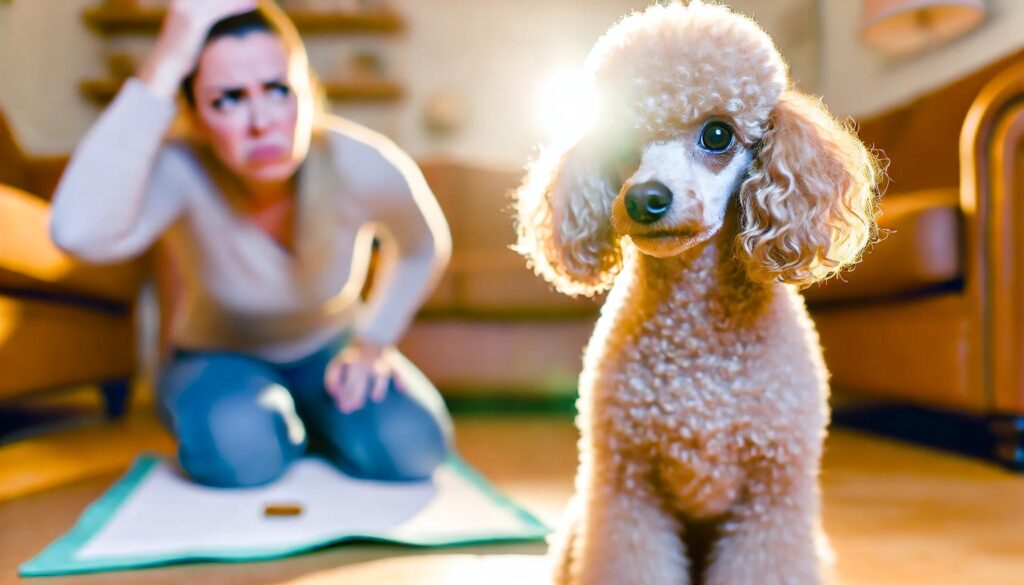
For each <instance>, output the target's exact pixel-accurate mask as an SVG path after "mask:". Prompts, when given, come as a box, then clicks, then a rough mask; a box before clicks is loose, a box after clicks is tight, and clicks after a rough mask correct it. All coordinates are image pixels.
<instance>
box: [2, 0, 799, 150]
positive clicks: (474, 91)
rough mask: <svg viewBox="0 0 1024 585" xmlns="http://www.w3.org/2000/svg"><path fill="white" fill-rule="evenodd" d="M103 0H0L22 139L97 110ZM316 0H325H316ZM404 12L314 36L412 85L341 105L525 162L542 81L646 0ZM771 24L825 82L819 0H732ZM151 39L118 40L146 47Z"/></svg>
mask: <svg viewBox="0 0 1024 585" xmlns="http://www.w3.org/2000/svg"><path fill="white" fill-rule="evenodd" d="M97 1H99V0H13V2H12V3H10V4H5V3H2V2H0V78H2V79H4V80H5V82H4V83H0V108H3V109H4V110H5V111H6V112H7V113H8V114H9V115H10V116H11V118H12V120H13V124H14V126H15V129H16V131H17V132H18V134H19V136H20V138H21V140H22V142H23V144H24V145H25V147H26V149H27V150H29V151H30V152H35V153H61V152H67V151H68V150H70V149H71V148H73V146H74V144H75V143H76V141H77V140H78V139H79V137H80V136H81V135H82V133H83V132H84V131H85V130H86V129H87V128H88V127H89V125H90V124H91V123H92V121H93V120H94V119H95V117H96V115H97V114H98V109H97V108H95V107H93V106H92V105H90V104H89V103H88V102H86V101H85V100H83V99H82V98H81V97H80V96H79V95H78V93H77V87H76V86H77V82H78V80H79V79H81V78H83V77H88V76H97V75H101V74H102V73H103V70H104V65H103V56H104V52H105V50H106V47H107V43H106V41H105V40H103V39H102V38H101V37H100V36H99V35H96V34H94V33H93V32H92V31H90V30H89V29H88V28H87V27H86V26H85V25H84V24H83V23H82V21H81V16H80V14H81V11H82V9H83V8H84V7H85V6H88V5H90V4H91V3H93V2H97ZM318 1H320V0H318ZM389 2H390V3H391V4H392V5H393V6H394V7H395V8H396V10H397V11H398V12H400V13H401V14H403V15H404V16H405V18H406V19H407V22H408V30H407V31H405V32H404V33H403V34H402V35H400V36H398V37H370V36H368V37H361V38H346V39H338V38H336V37H335V38H325V37H317V36H310V37H309V38H308V44H309V49H310V56H311V60H312V61H313V64H314V67H315V68H316V69H317V71H319V72H320V74H321V76H323V77H331V76H332V74H333V73H334V72H337V71H338V70H340V69H342V68H343V67H344V65H345V61H346V55H347V54H348V50H349V49H352V48H369V49H376V50H379V51H380V52H381V53H383V54H384V55H385V58H386V61H387V62H388V64H389V69H390V70H391V71H392V72H393V74H394V76H395V77H396V78H397V79H399V80H401V81H402V82H403V83H404V84H406V87H407V95H406V97H405V99H404V100H403V101H401V102H400V103H398V104H390V105H387V104H383V105H382V104H368V105H359V106H351V105H346V106H342V107H339V108H338V111H339V112H340V113H342V114H345V115H348V116H351V117H352V118H354V119H356V120H358V121H360V122H363V123H365V124H368V125H370V126H371V127H374V128H377V129H379V130H381V131H383V132H385V133H387V134H389V135H391V136H392V137H394V138H395V139H396V140H398V141H399V143H400V144H401V145H402V146H403V147H405V148H406V149H408V150H409V151H411V152H412V153H413V154H415V155H425V154H430V153H438V152H443V153H448V154H452V155H455V156H461V157H469V158H485V159H496V160H501V161H509V162H514V163H516V164H519V163H521V162H522V161H523V160H524V159H525V158H526V157H527V156H528V155H529V153H530V152H531V151H532V150H533V148H534V146H535V145H536V144H537V143H539V142H540V141H542V140H544V139H545V132H544V130H543V128H542V127H541V124H540V123H539V121H538V116H537V103H536V94H537V87H538V85H539V84H540V83H541V82H542V81H543V80H544V79H546V78H547V76H549V75H550V74H552V73H554V72H557V71H560V70H572V69H576V68H578V67H579V66H580V65H581V64H582V62H583V59H584V57H585V56H586V53H587V51H588V50H589V48H590V46H591V45H592V44H593V42H594V41H595V40H596V39H597V37H598V36H599V35H600V34H601V33H602V32H603V31H604V30H605V29H606V28H607V27H608V26H609V25H610V24H612V23H613V22H615V21H616V20H617V19H618V18H619V17H621V15H623V14H625V13H627V12H628V11H630V10H635V9H642V8H643V7H644V6H646V5H647V4H648V0H559V1H557V2H556V1H553V0H517V1H516V2H508V1H502V0H475V1H466V0H389ZM731 4H732V5H733V6H734V7H736V8H737V9H738V10H740V11H744V12H748V13H752V14H754V16H756V17H758V18H759V19H761V20H762V22H763V23H764V25H765V26H766V28H767V29H768V30H769V32H771V33H773V34H774V35H775V37H776V40H777V41H778V43H779V45H780V48H781V49H782V51H783V53H784V54H785V55H786V57H787V58H788V59H789V60H790V62H791V65H792V67H793V71H794V75H795V76H796V77H797V78H798V79H799V80H800V81H801V83H802V85H803V86H804V87H805V88H809V89H811V90H813V89H814V88H815V87H816V85H817V71H818V63H817V54H818V38H817V29H816V25H815V23H816V22H817V15H816V11H815V5H816V0H773V1H772V2H771V3H766V2H763V1H760V2H758V1H757V0H736V1H734V2H732V3H731ZM150 43H151V39H149V38H136V39H118V40H116V41H114V42H113V43H112V45H114V46H117V47H122V48H125V47H127V48H129V49H131V50H133V51H137V52H140V53H141V52H145V50H146V49H147V47H148V46H149V45H150ZM442 91H443V92H448V93H451V94H453V95H456V96H459V98H460V101H461V102H462V103H463V104H464V106H465V124H464V125H463V127H462V129H461V131H460V132H459V133H457V134H455V135H453V136H451V137H448V138H445V139H437V138H435V137H433V136H432V135H431V134H430V133H428V132H427V131H426V130H425V129H424V126H423V123H422V118H423V107H424V104H425V103H426V102H427V100H428V99H429V98H430V97H431V96H433V95H434V94H435V93H437V92H442Z"/></svg>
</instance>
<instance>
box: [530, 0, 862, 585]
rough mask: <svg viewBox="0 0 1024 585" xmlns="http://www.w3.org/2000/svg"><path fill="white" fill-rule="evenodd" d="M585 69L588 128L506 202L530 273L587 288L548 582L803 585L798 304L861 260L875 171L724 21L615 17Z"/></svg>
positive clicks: (823, 374)
mask: <svg viewBox="0 0 1024 585" xmlns="http://www.w3.org/2000/svg"><path fill="white" fill-rule="evenodd" d="M586 66H587V71H588V72H589V74H590V78H591V80H592V81H593V87H594V91H595V92H597V95H598V96H600V107H599V114H598V116H597V122H596V123H595V125H594V127H593V128H591V129H590V130H588V131H587V132H584V133H582V135H580V136H572V137H563V138H562V139H561V140H556V141H554V142H553V143H552V144H551V145H550V146H549V147H547V148H546V149H545V150H544V151H542V153H541V154H540V156H539V157H538V160H536V161H535V163H534V164H533V165H532V166H531V168H530V170H529V173H528V175H527V177H526V179H525V180H524V183H523V185H522V186H521V187H520V188H519V190H518V191H517V193H516V205H517V224H518V236H519V239H518V243H517V249H518V250H519V251H520V252H521V253H522V254H524V255H525V256H527V257H528V259H529V260H530V262H531V264H532V266H533V267H534V269H535V270H536V272H537V273H538V274H539V275H541V276H542V277H544V278H545V279H547V280H548V281H550V282H551V283H552V284H554V286H555V287H556V288H557V289H559V290H560V291H562V292H565V293H567V294H571V295H593V294H596V293H599V292H602V291H604V290H606V289H608V288H611V290H610V292H609V294H608V297H607V300H606V302H605V305H604V307H603V309H602V311H601V317H600V319H599V321H598V324H597V327H596V330H595V331H594V334H593V337H592V338H591V340H590V343H589V344H588V346H587V348H586V352H585V357H584V366H583V372H582V374H581V377H580V398H579V403H578V404H579V418H578V425H579V428H580V431H581V441H580V462H579V469H578V472H577V479H576V495H575V497H574V500H573V503H572V505H571V506H570V514H569V517H568V519H567V522H566V524H565V526H564V527H563V529H562V530H561V531H560V534H559V535H557V537H556V538H555V539H554V541H553V544H552V549H551V553H550V554H551V557H552V559H553V560H554V564H555V568H554V572H555V582H556V583H557V584H558V585H599V584H600V585H683V584H689V583H696V582H702V583H707V584H712V585H804V584H816V583H820V582H822V580H823V579H824V578H825V577H824V575H825V574H826V569H827V565H828V563H827V562H826V559H827V556H828V553H827V545H826V540H825V537H824V534H823V532H822V530H821V521H820V511H819V509H820V503H819V502H820V495H819V488H818V473H819V465H820V458H821V452H822V442H823V440H824V437H825V428H826V425H827V423H828V419H829V414H828V406H827V396H828V373H827V371H826V368H825V364H824V362H823V359H822V352H821V349H820V346H819V342H818V336H817V333H816V331H815V329H814V324H813V323H812V322H811V320H810V318H809V317H808V313H807V309H806V307H805V304H804V300H803V297H802V296H801V295H800V293H799V290H798V288H799V287H803V286H806V285H808V284H811V283H813V282H816V281H819V280H822V279H826V278H829V277H831V276H834V275H836V274H837V273H838V272H839V271H840V270H841V269H843V268H844V267H845V266H848V265H850V264H852V263H854V262H856V261H857V260H858V259H859V257H860V255H861V253H862V250H863V249H864V247H865V246H866V245H867V244H868V243H869V242H871V241H872V240H873V239H875V238H876V224H875V217H876V215H877V203H878V202H877V188H876V186H877V177H878V174H879V171H878V167H877V164H876V162H875V159H874V157H873V156H872V154H871V153H870V152H869V151H868V150H867V149H866V148H865V147H864V146H863V144H862V143H861V142H860V141H859V140H858V139H857V137H856V136H855V134H854V133H853V132H852V131H851V130H850V129H849V128H847V127H846V125H844V124H842V123H840V122H838V121H836V120H835V119H834V118H833V117H832V116H831V115H830V114H829V113H828V112H827V111H826V110H825V108H824V107H823V106H822V104H821V103H820V101H819V100H817V99H815V98H812V97H810V96H807V95H805V94H803V93H800V92H799V91H797V90H796V89H795V88H794V86H793V82H792V81H791V79H790V77H789V73H788V68H787V65H786V64H785V63H784V62H783V60H782V58H781V56H780V55H779V52H778V51H777V49H776V48H775V46H774V44H773V43H772V40H771V38H769V36H768V35H767V34H766V33H765V32H764V31H763V30H762V29H761V28H760V27H759V26H758V25H757V24H756V23H755V22H754V21H753V20H751V19H749V18H747V17H744V16H742V15H739V14H737V13H734V12H732V11H731V10H730V9H728V8H727V7H725V6H720V5H716V4H710V3H704V2H699V1H697V0H694V1H693V2H690V3H687V4H683V3H670V4H661V5H656V6H652V7H651V8H648V9H647V10H645V11H643V12H641V13H634V14H631V15H629V16H627V17H625V18H624V19H623V20H621V21H620V22H619V23H617V24H616V25H615V26H613V27H612V28H611V29H610V30H609V31H608V32H607V33H606V34H605V35H604V36H603V37H601V39H600V40H599V41H598V42H597V44H596V45H595V47H594V48H593V50H592V51H591V53H590V55H589V57H588V59H587V63H586Z"/></svg>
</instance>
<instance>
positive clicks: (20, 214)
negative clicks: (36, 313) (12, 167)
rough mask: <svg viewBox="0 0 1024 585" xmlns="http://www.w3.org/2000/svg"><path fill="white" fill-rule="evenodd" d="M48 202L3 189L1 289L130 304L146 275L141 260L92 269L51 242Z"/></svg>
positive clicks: (0, 188) (0, 201) (0, 198)
mask: <svg viewBox="0 0 1024 585" xmlns="http://www.w3.org/2000/svg"><path fill="white" fill-rule="evenodd" d="M49 221H50V213H49V207H48V205H47V203H46V202H44V201H42V200H41V199H39V198H37V197H35V196H33V195H30V194H28V193H25V192H24V191H21V190H18V189H15V188H13V187H8V186H5V185H0V234H2V237H0V289H6V290H8V291H16V292H42V293H53V294H57V295H69V296H72V297H74V296H81V297H85V298H88V299H95V300H102V301H113V302H116V303H128V302H131V301H132V299H134V298H135V294H136V291H137V290H138V285H139V282H140V281H141V279H142V275H143V273H144V271H145V264H144V262H142V261H134V262H127V263H122V264H116V265H111V266H89V265H85V264H82V263H80V262H77V261H75V260H74V259H72V258H71V257H69V256H68V255H67V254H65V253H63V252H62V251H60V250H59V249H58V248H57V247H56V246H54V244H53V242H52V241H51V240H50V232H49Z"/></svg>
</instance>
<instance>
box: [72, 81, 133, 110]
mask: <svg viewBox="0 0 1024 585" xmlns="http://www.w3.org/2000/svg"><path fill="white" fill-rule="evenodd" d="M122 83H124V82H123V81H118V80H116V79H83V80H82V81H80V82H79V83H78V91H79V92H80V93H81V94H82V95H84V96H85V97H87V98H89V99H90V100H92V101H94V102H96V103H98V104H105V103H107V102H109V101H110V100H112V99H114V96H115V95H117V91H118V90H119V89H121V84H122Z"/></svg>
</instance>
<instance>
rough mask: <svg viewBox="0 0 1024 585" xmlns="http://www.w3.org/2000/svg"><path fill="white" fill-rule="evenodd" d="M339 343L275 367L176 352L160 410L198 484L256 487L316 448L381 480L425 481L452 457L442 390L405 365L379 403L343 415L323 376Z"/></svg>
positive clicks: (160, 389) (164, 377)
mask: <svg viewBox="0 0 1024 585" xmlns="http://www.w3.org/2000/svg"><path fill="white" fill-rule="evenodd" d="M345 343H346V338H345V337H342V338H339V339H337V340H335V341H334V342H332V343H330V344H328V345H327V346H325V347H324V348H322V349H320V350H319V351H317V352H316V353H314V354H312V355H310V356H308V357H306V358H303V359H301V360H299V361H296V362H292V363H287V364H276V363H272V362H267V361H264V360H260V359H257V358H254V357H250V356H247V355H243V354H239V353H230V352H207V351H184V350H179V351H177V352H176V353H175V355H174V357H173V359H172V360H171V362H170V363H169V364H168V365H167V367H166V368H165V369H164V370H163V372H162V373H161V375H160V379H159V381H158V384H157V397H158V408H159V410H160V414H161V416H162V417H163V419H164V421H165V423H166V424H167V425H168V426H169V427H170V429H171V432H172V433H173V434H174V435H175V436H176V437H177V439H178V443H179V446H178V459H179V461H180V463H181V466H182V468H183V469H184V470H185V471H186V472H187V473H188V474H189V475H190V476H191V477H192V478H193V479H194V480H195V481H197V482H199V483H202V484H205V485H210V486H217V487H245V486H256V485H262V484H265V483H268V482H271V481H273V480H274V479H276V478H278V477H280V476H281V475H282V474H283V473H284V472H285V470H286V469H287V468H288V466H289V464H291V462H292V461H295V460H296V459H297V458H298V457H300V456H301V455H302V454H303V453H304V452H305V451H306V449H307V447H308V446H312V447H314V448H316V449H317V450H319V451H320V452H322V453H323V454H324V455H325V456H326V457H327V458H328V459H329V460H331V461H332V462H333V463H334V464H335V465H337V466H338V467H339V468H341V469H342V470H343V471H345V472H346V473H348V474H349V475H353V476H356V477H362V478H368V479H379V480H418V479H424V478H427V477H429V476H430V475H431V474H432V473H433V471H434V469H435V468H436V467H437V466H438V465H440V464H441V463H442V462H443V461H444V460H445V459H446V457H447V456H448V452H449V449H450V444H451V419H450V418H449V416H448V413H447V411H446V410H445V407H444V403H443V401H442V399H441V396H440V394H439V393H438V392H437V390H436V389H435V388H434V386H433V385H432V384H431V383H430V382H429V381H428V380H427V379H426V377H425V376H423V374H422V373H421V372H420V371H419V370H417V369H416V368H415V366H413V365H412V364H411V363H410V362H409V361H408V360H405V359H404V358H403V357H401V356H399V357H397V358H396V359H395V360H394V362H395V363H393V366H394V368H395V370H396V371H398V372H399V375H400V376H401V379H402V382H403V383H404V386H405V388H404V390H403V391H399V390H396V388H395V387H394V382H393V381H392V382H391V384H390V387H389V388H388V393H387V396H386V397H385V399H384V400H383V401H381V402H380V403H374V402H373V401H371V400H369V399H368V400H367V402H366V405H365V406H364V407H363V408H361V409H360V410H357V411H355V412H353V413H349V414H345V413H342V412H341V411H340V410H339V409H338V408H337V406H335V404H334V401H333V400H332V399H331V397H330V396H329V395H328V394H327V391H326V389H325V388H324V370H325V369H326V368H327V364H328V362H330V360H331V358H333V357H334V356H335V355H336V354H337V353H338V352H339V351H340V350H341V349H342V348H343V347H344V346H345Z"/></svg>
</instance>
